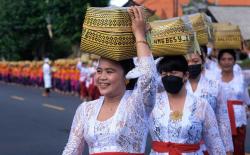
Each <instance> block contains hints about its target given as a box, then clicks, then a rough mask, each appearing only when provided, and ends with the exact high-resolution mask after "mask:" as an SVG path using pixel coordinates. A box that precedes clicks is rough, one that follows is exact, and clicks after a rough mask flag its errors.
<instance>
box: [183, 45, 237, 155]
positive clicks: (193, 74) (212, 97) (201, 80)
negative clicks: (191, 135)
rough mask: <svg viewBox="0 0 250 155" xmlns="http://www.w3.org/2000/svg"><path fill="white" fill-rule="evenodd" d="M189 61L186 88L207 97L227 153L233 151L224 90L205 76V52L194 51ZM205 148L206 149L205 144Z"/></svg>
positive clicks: (188, 56)
mask: <svg viewBox="0 0 250 155" xmlns="http://www.w3.org/2000/svg"><path fill="white" fill-rule="evenodd" d="M186 58H187V61H188V72H189V80H188V81H187V83H186V89H187V90H188V91H189V92H190V93H191V94H193V95H195V96H197V97H201V98H203V99H205V100H206V101H207V102H208V103H209V104H210V105H211V107H212V108H213V110H214V112H215V116H216V120H217V123H218V127H219V132H220V136H221V139H222V141H223V144H224V147H225V149H226V151H227V154H231V153H232V152H233V141H232V137H231V129H230V121H229V117H228V111H227V104H226V103H225V102H223V99H224V97H225V96H224V94H223V93H224V91H223V90H222V87H221V85H220V83H219V81H218V80H211V79H207V78H206V77H205V72H206V70H205V60H206V59H205V53H204V51H203V50H202V53H201V54H198V53H192V54H188V55H187V56H186ZM202 146H203V147H204V150H206V148H205V146H204V145H202Z"/></svg>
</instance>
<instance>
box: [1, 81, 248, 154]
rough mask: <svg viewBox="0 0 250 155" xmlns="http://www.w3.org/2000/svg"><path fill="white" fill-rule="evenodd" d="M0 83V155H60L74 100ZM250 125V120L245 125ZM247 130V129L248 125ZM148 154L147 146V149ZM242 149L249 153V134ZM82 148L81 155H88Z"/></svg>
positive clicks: (77, 100) (78, 102)
mask: <svg viewBox="0 0 250 155" xmlns="http://www.w3.org/2000/svg"><path fill="white" fill-rule="evenodd" d="M42 91H43V90H42V89H40V88H31V87H24V86H20V85H10V84H4V83H1V82H0V155H60V154H61V153H62V151H63V148H64V146H65V144H66V142H67V140H68V135H69V130H70V126H71V122H72V119H73V116H74V113H75V110H76V108H77V106H78V105H79V104H80V103H81V101H80V99H79V98H78V97H73V96H63V95H60V94H57V93H54V92H52V94H51V96H50V97H48V98H47V97H42V96H41V94H42ZM248 123H250V121H249V122H248ZM248 131H250V127H249V126H248ZM147 148H148V149H147V152H149V146H148V147H147ZM246 150H247V152H250V133H249V132H248V134H247V140H246ZM87 152H88V150H87V149H85V152H84V153H83V154H84V155H88V153H87Z"/></svg>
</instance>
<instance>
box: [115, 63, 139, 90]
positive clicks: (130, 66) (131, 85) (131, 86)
mask: <svg viewBox="0 0 250 155" xmlns="http://www.w3.org/2000/svg"><path fill="white" fill-rule="evenodd" d="M117 63H118V64H119V65H120V66H121V67H122V69H123V71H124V76H125V75H126V74H127V73H128V72H129V71H130V70H132V69H133V68H135V64H134V61H133V59H127V60H121V61H117ZM137 79H138V78H136V79H130V80H129V83H128V84H127V85H126V89H127V90H133V89H134V86H135V84H136V82H137Z"/></svg>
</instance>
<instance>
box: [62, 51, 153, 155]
mask: <svg viewBox="0 0 250 155" xmlns="http://www.w3.org/2000/svg"><path fill="white" fill-rule="evenodd" d="M138 70H139V71H140V72H141V73H142V74H141V76H140V77H139V78H138V81H137V86H136V87H135V89H134V90H133V91H126V92H125V94H124V96H123V98H122V99H121V101H120V104H119V105H118V107H117V110H116V112H115V114H114V115H113V116H112V117H111V118H110V119H108V120H106V121H104V122H99V121H97V116H98V113H99V111H100V109H101V106H102V104H103V100H104V97H101V98H99V99H97V100H94V101H90V102H86V103H82V104H81V105H80V106H79V107H78V109H77V111H76V114H75V116H74V119H73V123H72V127H71V132H70V136H69V140H68V143H67V145H66V147H65V149H64V151H63V155H79V154H81V153H82V151H83V144H84V141H86V142H87V144H88V146H89V152H90V154H93V153H98V152H129V153H144V150H145V145H146V138H147V133H148V117H149V115H150V113H151V111H152V109H153V106H154V105H153V104H154V103H155V102H154V100H155V88H156V86H155V83H156V82H155V81H156V80H155V75H156V67H155V64H154V60H153V58H152V56H151V57H143V58H139V60H138Z"/></svg>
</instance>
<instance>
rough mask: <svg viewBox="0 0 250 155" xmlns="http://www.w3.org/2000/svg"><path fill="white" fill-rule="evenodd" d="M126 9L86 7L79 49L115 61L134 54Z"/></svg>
mask: <svg viewBox="0 0 250 155" xmlns="http://www.w3.org/2000/svg"><path fill="white" fill-rule="evenodd" d="M127 9H128V8H121V7H104V8H96V7H90V8H88V9H87V12H86V16H85V20H84V24H83V31H82V38H81V47H80V48H81V50H82V51H83V52H88V53H92V54H96V55H98V56H101V57H105V58H109V59H112V60H117V61H118V60H124V59H129V58H132V57H134V56H136V47H135V37H134V35H133V32H132V27H131V26H132V23H131V19H130V16H129V13H128V11H127ZM145 12H147V11H146V10H145Z"/></svg>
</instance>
